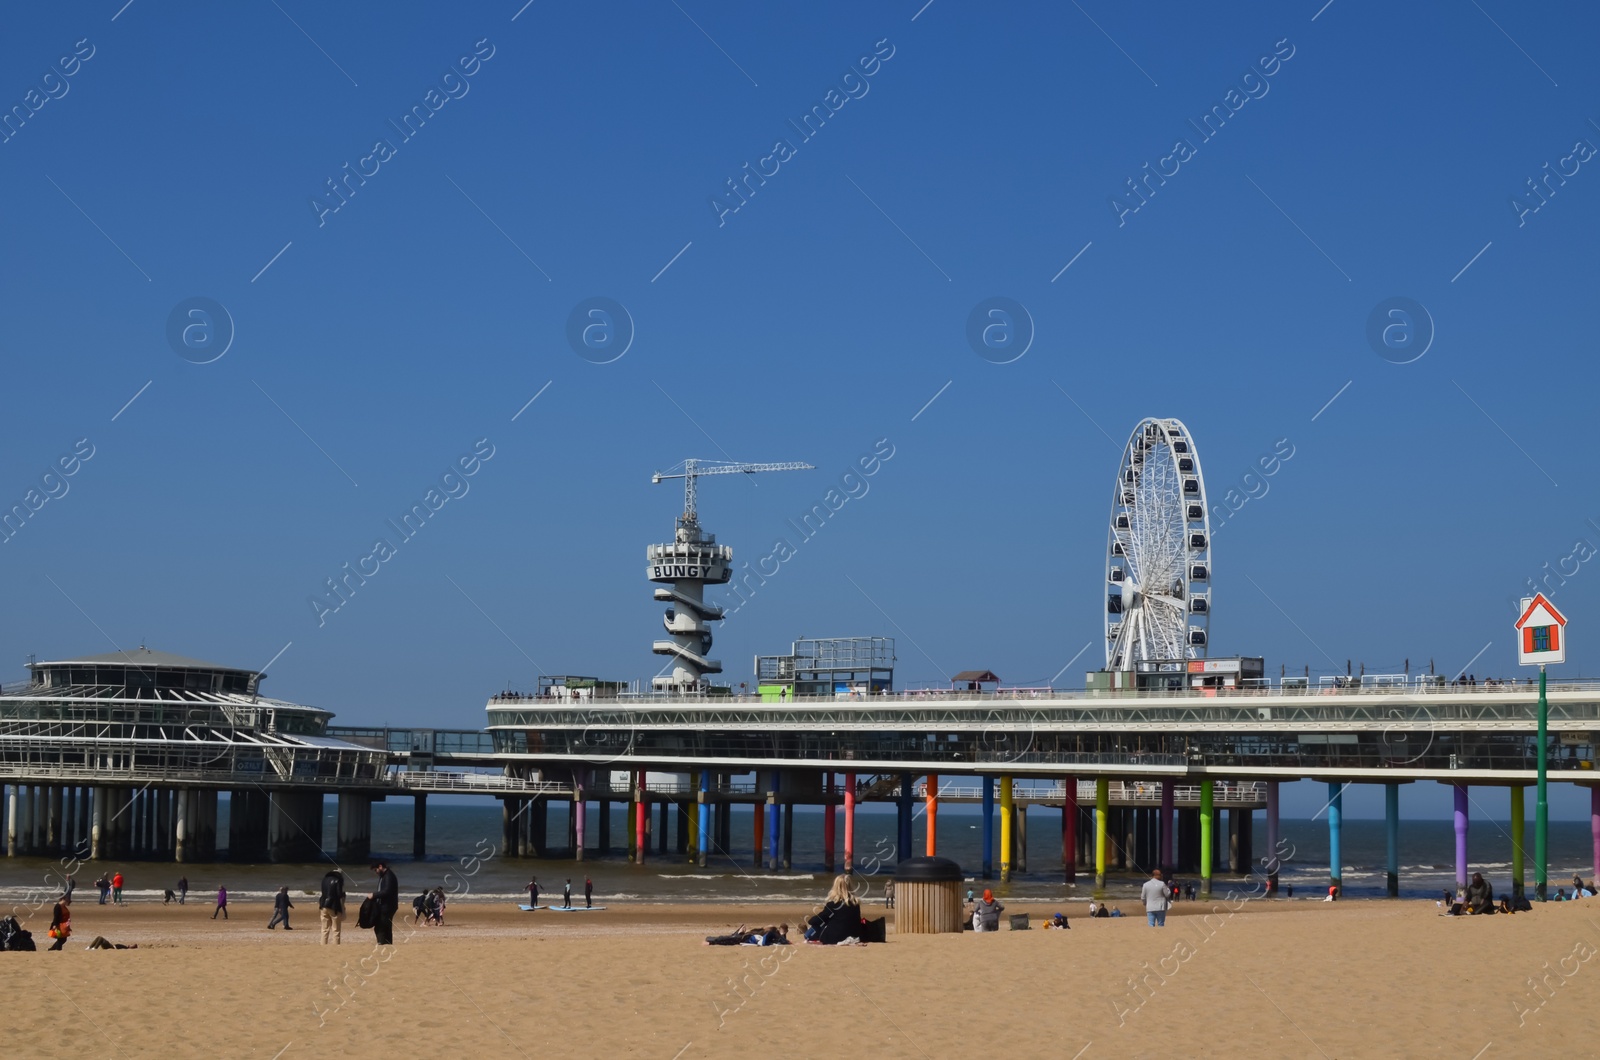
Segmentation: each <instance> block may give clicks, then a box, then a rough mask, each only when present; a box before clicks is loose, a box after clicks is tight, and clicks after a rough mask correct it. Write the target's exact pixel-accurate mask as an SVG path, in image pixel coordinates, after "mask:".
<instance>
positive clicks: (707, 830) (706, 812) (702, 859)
mask: <svg viewBox="0 0 1600 1060" xmlns="http://www.w3.org/2000/svg"><path fill="white" fill-rule="evenodd" d="M695 797H696V798H698V799H699V800H700V805H699V807H698V809H699V811H700V812H699V813H698V814H696V815H695V816H696V818H697V820H698V822H699V825H700V828H699V831H698V833H697V834H696V835H695V860H696V861H697V862H699V864H700V867H701V868H704V867H705V864H706V849H707V848H708V847H710V846H711V845H712V843H713V840H712V838H711V770H709V769H702V770H701V771H700V790H699V791H698V792H697V793H696V796H695Z"/></svg>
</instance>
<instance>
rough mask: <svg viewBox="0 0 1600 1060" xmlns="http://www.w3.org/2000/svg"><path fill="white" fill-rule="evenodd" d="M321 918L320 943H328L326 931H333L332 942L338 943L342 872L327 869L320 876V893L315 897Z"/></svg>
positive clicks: (342, 917)
mask: <svg viewBox="0 0 1600 1060" xmlns="http://www.w3.org/2000/svg"><path fill="white" fill-rule="evenodd" d="M317 908H318V909H319V910H321V913H320V914H319V915H320V917H321V919H322V944H323V945H324V946H326V945H327V944H328V932H329V931H332V932H333V944H334V945H335V946H337V945H339V939H340V935H341V934H342V932H343V930H344V873H342V872H340V871H339V870H338V869H329V870H328V873H327V875H325V876H323V877H322V894H321V896H320V897H319V898H318V899H317Z"/></svg>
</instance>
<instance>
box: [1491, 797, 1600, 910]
mask: <svg viewBox="0 0 1600 1060" xmlns="http://www.w3.org/2000/svg"><path fill="white" fill-rule="evenodd" d="M1589 794H1590V796H1594V794H1595V791H1594V789H1592V791H1590V793H1589ZM1526 825H1528V821H1526V807H1525V805H1523V788H1522V785H1512V786H1510V893H1512V897H1514V898H1522V897H1523V895H1525V893H1528V876H1526V869H1525V865H1526V861H1528V857H1526V847H1525V845H1523V841H1525V837H1526V833H1528V828H1526Z"/></svg>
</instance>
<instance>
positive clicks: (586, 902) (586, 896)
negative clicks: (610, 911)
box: [583, 876, 594, 909]
mask: <svg viewBox="0 0 1600 1060" xmlns="http://www.w3.org/2000/svg"><path fill="white" fill-rule="evenodd" d="M583 907H584V908H585V909H593V908H594V881H593V880H591V879H590V878H589V877H587V876H585V877H584V878H583Z"/></svg>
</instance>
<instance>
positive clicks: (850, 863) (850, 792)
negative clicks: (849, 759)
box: [844, 773, 856, 872]
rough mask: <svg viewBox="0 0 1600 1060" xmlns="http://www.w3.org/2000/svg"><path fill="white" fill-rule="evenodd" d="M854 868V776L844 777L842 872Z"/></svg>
mask: <svg viewBox="0 0 1600 1060" xmlns="http://www.w3.org/2000/svg"><path fill="white" fill-rule="evenodd" d="M855 867H856V775H855V774H854V773H846V774H845V775H844V871H846V872H854V871H855Z"/></svg>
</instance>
